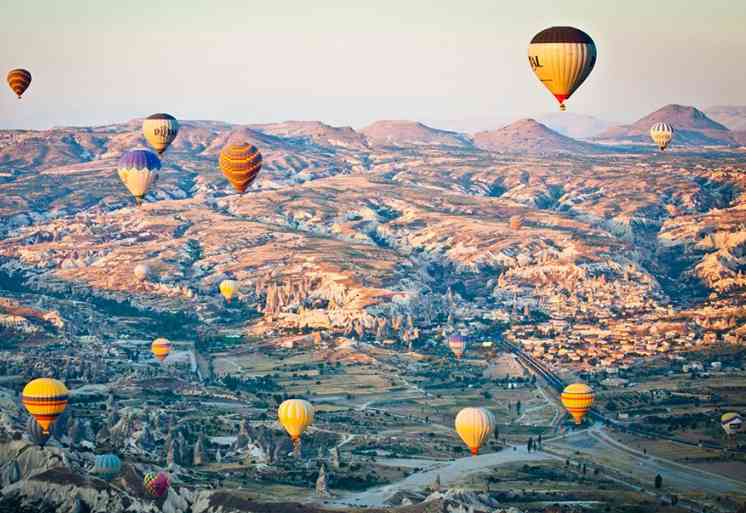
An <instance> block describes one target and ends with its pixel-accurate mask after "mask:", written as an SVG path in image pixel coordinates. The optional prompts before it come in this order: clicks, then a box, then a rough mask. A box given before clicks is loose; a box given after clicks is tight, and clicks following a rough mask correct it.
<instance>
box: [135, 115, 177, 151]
mask: <svg viewBox="0 0 746 513" xmlns="http://www.w3.org/2000/svg"><path fill="white" fill-rule="evenodd" d="M178 133H179V122H178V121H176V118H175V117H173V116H172V115H171V114H164V113H158V114H153V115H151V116H148V117H147V118H145V120H143V122H142V134H143V136H145V140H146V141H148V144H150V146H152V147H153V149H154V150H155V151H156V152H158V155H163V152H164V151H166V149H168V147H169V146H170V145H171V143H172V142H173V141H174V139H176V136H177V135H178Z"/></svg>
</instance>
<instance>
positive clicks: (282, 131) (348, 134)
mask: <svg viewBox="0 0 746 513" xmlns="http://www.w3.org/2000/svg"><path fill="white" fill-rule="evenodd" d="M251 127H252V128H255V129H257V130H259V131H261V132H264V133H266V134H270V135H275V136H279V137H292V138H298V139H307V140H308V141H309V142H312V143H314V144H318V145H319V146H342V147H346V148H356V149H361V148H367V147H368V141H367V139H366V138H365V136H364V135H363V134H361V133H358V132H356V131H355V130H353V129H352V128H351V127H349V126H345V127H335V126H330V125H327V124H325V123H322V122H321V121H285V122H283V123H271V124H262V125H252V126H251Z"/></svg>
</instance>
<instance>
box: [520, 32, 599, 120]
mask: <svg viewBox="0 0 746 513" xmlns="http://www.w3.org/2000/svg"><path fill="white" fill-rule="evenodd" d="M528 62H529V64H530V65H531V69H532V70H534V73H535V74H536V76H537V77H538V78H539V80H541V83H542V84H544V86H545V87H546V88H547V89H549V92H551V93H552V94H553V95H554V97H555V98H557V101H558V102H559V103H560V110H565V100H567V99H568V98H569V97H570V96H572V94H573V93H574V92H575V91H576V90H577V89H578V87H580V85H581V84H582V83H583V82H584V81H585V79H586V78H588V75H590V74H591V71H592V70H593V66H594V65H595V64H596V45H595V43H594V42H593V39H591V36H589V35H588V34H586V33H585V32H583V31H582V30H578V29H576V28H574V27H550V28H548V29H545V30H542V31H541V32H539V33H538V34H536V35H535V36H534V38H533V39H532V40H531V43H530V44H529V45H528Z"/></svg>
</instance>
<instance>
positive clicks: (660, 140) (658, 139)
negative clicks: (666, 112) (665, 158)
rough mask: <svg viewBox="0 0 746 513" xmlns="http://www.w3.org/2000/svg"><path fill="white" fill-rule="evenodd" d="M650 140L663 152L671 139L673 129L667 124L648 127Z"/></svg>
mask: <svg viewBox="0 0 746 513" xmlns="http://www.w3.org/2000/svg"><path fill="white" fill-rule="evenodd" d="M650 138H651V139H653V142H654V143H655V144H657V145H658V148H660V149H661V151H663V150H665V149H666V148H668V145H669V143H670V142H671V139H673V127H672V126H671V125H669V124H668V123H656V124H654V125H653V126H652V127H650Z"/></svg>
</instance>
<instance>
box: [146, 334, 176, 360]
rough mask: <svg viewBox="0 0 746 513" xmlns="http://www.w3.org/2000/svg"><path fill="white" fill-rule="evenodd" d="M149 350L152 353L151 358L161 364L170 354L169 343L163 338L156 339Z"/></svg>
mask: <svg viewBox="0 0 746 513" xmlns="http://www.w3.org/2000/svg"><path fill="white" fill-rule="evenodd" d="M150 350H151V351H152V352H153V356H155V357H156V358H158V360H159V361H161V362H162V361H163V360H165V359H166V357H167V356H168V354H169V353H170V352H171V342H169V340H168V339H165V338H157V339H155V340H154V341H153V344H152V345H151V346H150Z"/></svg>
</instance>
